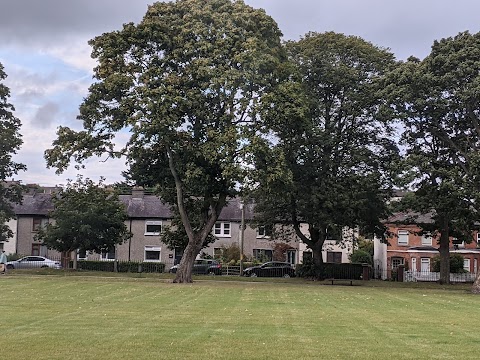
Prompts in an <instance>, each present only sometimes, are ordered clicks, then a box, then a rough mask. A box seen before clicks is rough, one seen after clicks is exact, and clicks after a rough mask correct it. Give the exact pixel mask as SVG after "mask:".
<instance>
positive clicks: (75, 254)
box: [73, 249, 78, 270]
mask: <svg viewBox="0 0 480 360" xmlns="http://www.w3.org/2000/svg"><path fill="white" fill-rule="evenodd" d="M77 257H78V250H77V249H75V250H73V270H77V268H78V264H77Z"/></svg>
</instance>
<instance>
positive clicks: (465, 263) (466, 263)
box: [463, 258, 472, 272]
mask: <svg viewBox="0 0 480 360" xmlns="http://www.w3.org/2000/svg"><path fill="white" fill-rule="evenodd" d="M463 268H464V269H465V270H466V271H467V272H472V271H471V269H470V259H467V258H463Z"/></svg>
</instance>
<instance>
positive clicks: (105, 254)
mask: <svg viewBox="0 0 480 360" xmlns="http://www.w3.org/2000/svg"><path fill="white" fill-rule="evenodd" d="M100 259H101V260H104V261H112V260H115V248H114V247H112V248H111V249H109V250H108V251H102V252H101V253H100Z"/></svg>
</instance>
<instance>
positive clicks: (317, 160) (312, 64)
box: [255, 32, 398, 277]
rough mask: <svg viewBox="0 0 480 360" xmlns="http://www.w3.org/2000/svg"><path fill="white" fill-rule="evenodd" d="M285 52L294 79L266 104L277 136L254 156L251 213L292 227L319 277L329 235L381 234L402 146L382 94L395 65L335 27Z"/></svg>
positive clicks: (379, 51)
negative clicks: (344, 232) (254, 201)
mask: <svg viewBox="0 0 480 360" xmlns="http://www.w3.org/2000/svg"><path fill="white" fill-rule="evenodd" d="M286 50H287V53H288V56H289V60H290V66H291V69H290V70H289V69H287V70H286V73H287V74H290V75H289V76H288V77H287V81H285V82H283V83H282V85H281V86H279V87H278V89H277V91H276V92H275V93H274V94H271V98H270V99H269V100H270V102H272V103H274V106H270V105H268V103H267V104H266V109H265V111H266V117H267V119H268V120H269V125H270V127H271V129H272V131H273V133H272V136H270V137H267V138H266V139H267V141H266V142H265V143H264V147H263V149H264V151H263V152H262V153H260V155H259V156H257V163H256V165H257V168H258V169H259V172H258V177H257V181H258V184H259V187H258V191H257V193H256V195H255V196H256V198H257V203H258V205H257V208H256V210H257V213H258V217H259V218H260V219H263V221H264V222H279V221H282V222H284V223H286V224H290V225H292V226H293V228H294V229H295V232H296V234H297V236H298V237H299V238H300V239H301V240H302V241H303V242H304V243H305V244H307V246H308V247H309V248H311V249H312V251H313V259H314V264H315V266H316V271H317V276H318V277H321V276H322V274H323V273H322V267H323V260H322V249H323V245H324V242H325V240H326V239H327V238H329V237H330V235H329V234H331V233H332V232H333V233H335V234H342V229H344V228H347V227H348V228H352V229H353V228H356V227H360V228H361V229H362V230H363V231H364V232H366V233H368V234H377V235H379V236H383V234H384V232H385V229H384V226H383V225H382V223H381V222H380V220H381V219H382V218H385V217H386V215H387V207H386V205H385V202H386V199H387V198H388V197H389V195H390V191H389V189H391V186H392V176H391V174H392V173H393V171H392V170H393V168H394V165H395V164H396V163H397V161H398V149H397V146H396V144H395V142H394V135H395V130H394V128H393V127H392V115H393V113H392V112H391V111H390V110H389V109H388V106H386V105H387V104H386V102H385V101H384V100H383V99H384V95H383V91H384V89H385V83H384V78H385V74H386V73H387V72H388V71H390V70H391V69H392V68H393V67H394V66H395V64H396V63H395V60H394V57H393V55H392V54H391V53H390V52H389V51H388V50H386V49H382V48H379V47H377V46H374V45H372V44H371V43H369V42H367V41H365V40H363V39H361V38H358V37H355V36H345V35H343V34H337V33H333V32H327V33H322V34H319V33H309V34H307V35H306V36H305V37H304V38H303V39H301V40H300V41H297V42H293V41H292V42H288V43H287V44H286ZM302 223H306V224H307V225H308V231H307V232H306V233H305V232H302V231H301V230H302V229H301V224H302ZM336 239H337V240H341V238H338V237H336Z"/></svg>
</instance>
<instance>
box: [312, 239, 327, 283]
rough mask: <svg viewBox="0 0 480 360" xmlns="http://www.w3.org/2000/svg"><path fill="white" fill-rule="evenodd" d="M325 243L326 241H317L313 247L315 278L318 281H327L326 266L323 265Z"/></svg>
mask: <svg viewBox="0 0 480 360" xmlns="http://www.w3.org/2000/svg"><path fill="white" fill-rule="evenodd" d="M323 243H324V240H320V239H319V240H317V241H316V242H315V243H314V244H313V246H312V253H313V264H314V266H315V278H316V279H317V280H323V279H325V272H324V265H323V254H322V250H323Z"/></svg>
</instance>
